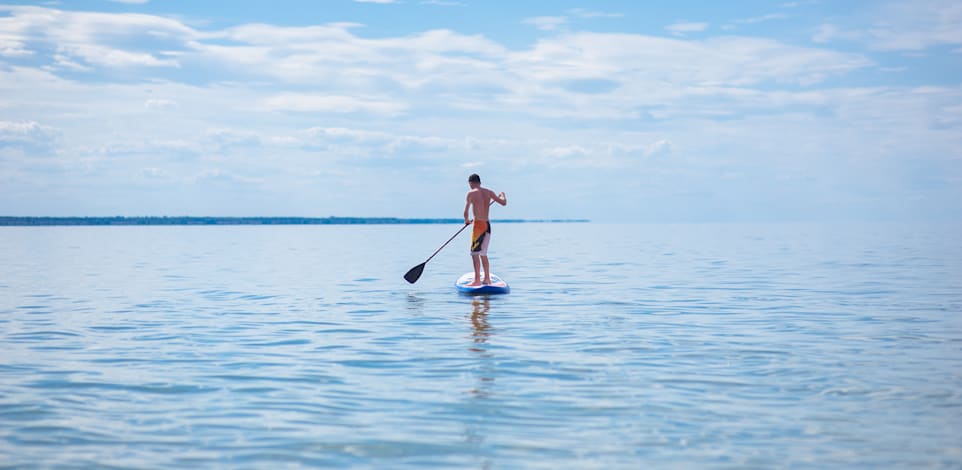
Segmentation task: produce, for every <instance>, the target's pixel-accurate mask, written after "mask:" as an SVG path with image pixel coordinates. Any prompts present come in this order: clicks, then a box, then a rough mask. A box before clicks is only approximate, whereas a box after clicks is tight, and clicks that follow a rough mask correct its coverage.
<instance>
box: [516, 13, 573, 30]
mask: <svg viewBox="0 0 962 470" xmlns="http://www.w3.org/2000/svg"><path fill="white" fill-rule="evenodd" d="M522 23H524V24H529V25H532V26H534V27H535V28H538V29H540V30H542V31H557V30H559V29H562V28H564V27H565V26H566V25H567V24H568V17H566V16H536V17H533V18H525V19H524V20H523V21H522Z"/></svg>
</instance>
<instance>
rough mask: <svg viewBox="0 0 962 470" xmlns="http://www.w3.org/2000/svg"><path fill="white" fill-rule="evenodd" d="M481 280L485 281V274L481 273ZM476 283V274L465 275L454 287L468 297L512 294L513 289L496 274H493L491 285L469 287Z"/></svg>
mask: <svg viewBox="0 0 962 470" xmlns="http://www.w3.org/2000/svg"><path fill="white" fill-rule="evenodd" d="M481 280H482V281H484V273H481ZM473 281H474V272H473V271H472V272H469V273H464V274H462V275H461V277H459V278H458V280H457V282H455V283H454V287H456V288H457V289H458V292H460V293H462V294H468V295H482V294H507V293H508V292H511V287H509V286H508V283H507V282H505V281H504V279H501V278H500V277H498V276H497V275H495V274H493V273H492V274H491V284H489V285H483V284H482V285H480V286H476V287H471V286H468V284H470V283H471V282H473Z"/></svg>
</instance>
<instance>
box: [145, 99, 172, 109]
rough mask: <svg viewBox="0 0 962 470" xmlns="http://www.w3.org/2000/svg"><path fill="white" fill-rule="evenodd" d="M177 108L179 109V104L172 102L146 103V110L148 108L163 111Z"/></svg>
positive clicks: (160, 100) (152, 100)
mask: <svg viewBox="0 0 962 470" xmlns="http://www.w3.org/2000/svg"><path fill="white" fill-rule="evenodd" d="M176 107H177V102H176V101H172V100H164V99H149V100H147V101H145V102H144V108H147V109H157V110H162V109H171V108H176Z"/></svg>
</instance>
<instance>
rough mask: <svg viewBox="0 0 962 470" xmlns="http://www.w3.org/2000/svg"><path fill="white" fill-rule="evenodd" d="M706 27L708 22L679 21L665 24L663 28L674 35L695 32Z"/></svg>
mask: <svg viewBox="0 0 962 470" xmlns="http://www.w3.org/2000/svg"><path fill="white" fill-rule="evenodd" d="M706 29H708V23H694V22H681V23H674V24H670V25H668V26H665V30H666V31H668V32H670V33H671V34H674V35H676V36H683V35H684V34H685V33H696V32H701V31H704V30H706Z"/></svg>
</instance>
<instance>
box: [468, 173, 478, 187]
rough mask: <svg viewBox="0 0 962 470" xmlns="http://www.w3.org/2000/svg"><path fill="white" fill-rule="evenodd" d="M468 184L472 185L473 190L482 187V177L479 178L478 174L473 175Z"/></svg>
mask: <svg viewBox="0 0 962 470" xmlns="http://www.w3.org/2000/svg"><path fill="white" fill-rule="evenodd" d="M468 184H469V185H471V187H472V188H477V187H478V186H481V177H480V176H478V174H477V173H474V174H472V175H471V176H469V177H468Z"/></svg>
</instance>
